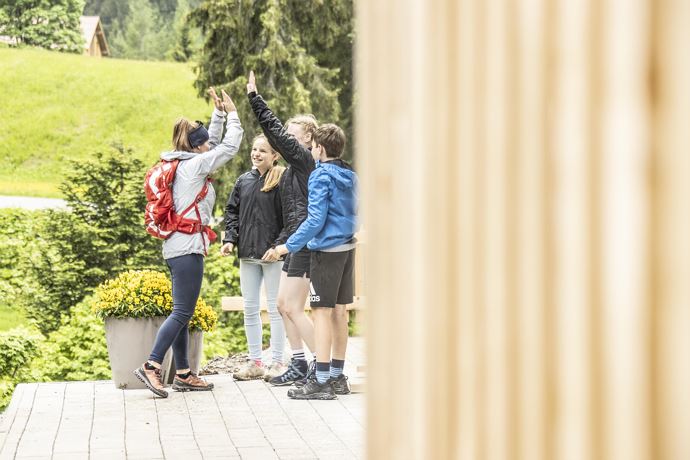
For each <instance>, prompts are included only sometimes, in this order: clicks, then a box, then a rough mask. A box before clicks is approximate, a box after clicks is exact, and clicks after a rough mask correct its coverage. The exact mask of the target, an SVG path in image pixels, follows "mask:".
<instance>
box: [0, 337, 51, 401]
mask: <svg viewBox="0 0 690 460" xmlns="http://www.w3.org/2000/svg"><path fill="white" fill-rule="evenodd" d="M42 344H43V336H42V335H41V334H40V333H38V331H36V330H34V329H30V328H27V327H24V326H19V327H16V328H14V329H11V330H9V331H7V332H3V333H0V411H2V410H4V409H5V407H7V405H8V404H9V403H10V400H11V399H12V392H13V391H14V387H15V385H16V384H17V383H18V382H20V381H24V380H27V379H30V378H29V377H28V376H29V375H30V367H29V365H30V363H31V361H32V360H33V359H35V357H36V356H37V355H38V354H39V353H40V346H41V345H42Z"/></svg>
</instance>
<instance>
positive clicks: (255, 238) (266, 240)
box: [223, 169, 287, 259]
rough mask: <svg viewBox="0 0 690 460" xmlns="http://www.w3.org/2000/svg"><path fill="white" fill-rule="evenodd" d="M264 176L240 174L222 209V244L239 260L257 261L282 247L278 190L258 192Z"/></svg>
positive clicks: (280, 205)
mask: <svg viewBox="0 0 690 460" xmlns="http://www.w3.org/2000/svg"><path fill="white" fill-rule="evenodd" d="M265 177H266V174H264V175H263V176H261V175H260V173H259V170H258V169H252V170H251V171H249V172H246V173H244V174H242V175H241V176H240V177H239V178H238V179H237V182H235V187H234V188H233V189H232V193H231V194H230V198H228V203H227V205H226V206H225V237H224V238H223V243H232V244H234V245H235V247H237V256H238V257H239V258H240V259H261V258H262V257H263V255H264V253H265V252H266V251H267V250H268V249H269V248H271V247H275V246H277V245H279V244H283V243H285V241H286V240H287V238H286V239H284V240H283V239H280V235H281V232H282V230H283V211H282V208H283V207H282V204H281V202H280V186H278V187H275V188H273V189H272V190H270V191H268V192H262V191H261V188H263V186H264V179H265Z"/></svg>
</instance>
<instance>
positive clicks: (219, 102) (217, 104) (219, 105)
mask: <svg viewBox="0 0 690 460" xmlns="http://www.w3.org/2000/svg"><path fill="white" fill-rule="evenodd" d="M207 92H208V95H209V96H211V100H212V101H213V105H214V106H215V107H216V110H220V111H221V112H224V111H225V109H224V108H223V101H222V100H221V99H220V98H219V97H218V95H217V94H216V90H215V88H214V87H213V86H211V87H210V88H209V89H208V91H207Z"/></svg>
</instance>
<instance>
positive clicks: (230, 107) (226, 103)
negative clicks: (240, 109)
mask: <svg viewBox="0 0 690 460" xmlns="http://www.w3.org/2000/svg"><path fill="white" fill-rule="evenodd" d="M221 94H222V95H223V107H224V108H225V111H226V112H228V113H230V112H237V107H235V103H234V102H232V99H230V96H228V93H226V92H225V90H222V91H221Z"/></svg>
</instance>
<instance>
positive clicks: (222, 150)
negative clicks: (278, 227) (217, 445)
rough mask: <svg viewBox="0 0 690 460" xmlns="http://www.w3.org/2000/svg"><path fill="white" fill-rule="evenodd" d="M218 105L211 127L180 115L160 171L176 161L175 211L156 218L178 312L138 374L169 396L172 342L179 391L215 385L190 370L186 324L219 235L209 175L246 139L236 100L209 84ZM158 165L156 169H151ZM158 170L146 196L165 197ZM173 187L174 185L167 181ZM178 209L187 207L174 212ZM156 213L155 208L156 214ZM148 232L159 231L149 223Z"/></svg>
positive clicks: (150, 177) (162, 330)
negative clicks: (166, 375) (213, 225)
mask: <svg viewBox="0 0 690 460" xmlns="http://www.w3.org/2000/svg"><path fill="white" fill-rule="evenodd" d="M209 94H210V96H211V98H212V99H213V102H214V105H215V110H214V111H213V115H212V118H211V124H210V126H209V129H208V131H207V130H206V128H205V127H204V125H203V124H202V123H201V122H198V121H197V122H195V123H192V122H190V121H189V120H187V119H184V118H181V119H179V120H178V121H177V123H175V126H174V128H173V139H172V141H173V147H174V150H173V151H171V152H166V153H163V154H161V160H162V162H161V165H162V166H161V168H160V172H161V174H165V172H164V171H168V172H169V170H168V169H165V168H166V166H172V171H173V174H174V176H173V177H174V181H173V182H172V205H173V206H172V208H171V211H172V213H166V214H167V215H166V216H165V217H164V218H163V219H162V221H161V218H160V216H159V215H156V217H155V218H153V217H152V218H151V221H155V225H159V227H160V228H163V229H164V230H165V231H164V232H161V231H160V228H158V235H157V236H159V237H160V238H164V239H165V241H164V242H163V258H164V259H165V261H166V263H167V265H168V268H169V269H170V274H171V277H172V297H173V311H172V313H171V314H170V316H169V317H168V318H167V319H166V320H165V321H164V322H163V324H162V325H161V327H160V329H159V330H158V334H157V336H156V341H155V343H154V345H153V350H152V351H151V354H150V356H149V359H148V361H146V362H145V363H144V364H142V366H141V367H140V368H138V369H136V370H135V371H134V374H135V375H136V376H137V378H138V379H139V380H141V381H142V382H143V383H144V384H145V385H146V387H147V388H148V389H149V390H151V391H152V392H153V393H154V394H156V395H157V396H160V397H162V398H166V397H167V396H168V393H167V391H166V390H165V386H164V385H163V381H162V372H161V363H162V362H163V357H164V356H165V353H166V352H167V351H168V349H169V348H170V347H171V346H172V350H173V358H174V359H175V368H176V369H177V373H176V375H175V379H174V381H173V386H172V388H173V389H174V390H180V391H199V390H202V391H207V390H211V389H212V388H213V384H212V383H207V382H205V381H204V380H202V379H200V378H199V377H198V376H196V375H195V374H193V373H192V372H191V370H190V369H189V362H188V359H187V348H188V342H189V332H188V329H187V325H188V323H189V320H190V318H191V317H192V315H193V314H194V308H195V307H196V302H197V299H198V298H199V292H200V290H201V282H202V279H203V274H204V256H205V255H206V253H207V248H208V246H209V244H210V243H211V242H213V241H214V240H215V238H216V235H215V233H214V232H213V231H212V230H211V229H210V228H209V227H208V224H209V221H210V219H211V215H212V210H213V205H214V203H215V200H216V193H215V190H214V189H213V186H212V185H211V184H210V179H209V175H210V174H211V173H213V172H214V171H215V170H217V169H218V168H220V167H221V166H223V165H224V164H225V163H227V162H228V161H230V160H231V159H232V158H234V156H235V155H236V154H237V152H238V150H239V147H240V142H241V141H242V134H243V130H242V126H241V125H240V119H239V117H238V115H237V109H236V107H235V104H234V103H233V102H232V100H231V99H230V96H228V95H227V93H225V91H223V92H222V95H223V99H222V100H221V99H220V98H219V97H218V96H217V95H216V92H215V90H214V89H213V88H211V89H209ZM226 117H227V126H226V129H227V130H226V133H225V137H224V138H223V140H222V142H221V141H220V137H221V134H222V132H223V124H224V122H225V121H226ZM154 169H155V168H152V171H153V170H154ZM155 179H156V174H155V173H154V174H152V173H151V172H149V174H147V181H151V182H147V195H149V194H150V193H149V188H154V189H155V192H156V193H158V194H159V195H158V196H159V197H160V192H161V188H165V187H166V184H165V181H163V182H162V183H161V181H160V177H159V178H158V179H159V181H158V182H156V183H155V184H154V181H155ZM167 186H168V188H170V185H169V184H167ZM154 203H155V202H152V201H151V199H150V201H149V205H151V206H147V222H148V221H149V220H150V219H149V216H148V213H149V208H150V207H151V208H155V206H153V205H152V204H154ZM175 210H183V211H182V212H181V213H180V214H175ZM151 214H152V215H153V214H154V213H153V212H152V213H151ZM147 230H148V231H149V233H154V232H152V231H151V229H149V228H147Z"/></svg>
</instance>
